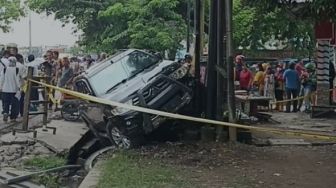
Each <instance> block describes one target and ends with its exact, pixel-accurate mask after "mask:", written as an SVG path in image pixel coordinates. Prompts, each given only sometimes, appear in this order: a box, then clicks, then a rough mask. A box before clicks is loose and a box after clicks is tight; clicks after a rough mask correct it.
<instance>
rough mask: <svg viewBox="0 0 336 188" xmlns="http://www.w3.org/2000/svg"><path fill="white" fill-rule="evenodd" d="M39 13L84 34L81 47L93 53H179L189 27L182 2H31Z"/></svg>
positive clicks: (165, 0) (51, 0)
mask: <svg viewBox="0 0 336 188" xmlns="http://www.w3.org/2000/svg"><path fill="white" fill-rule="evenodd" d="M28 3H29V6H30V7H31V8H32V9H34V10H36V11H39V12H44V11H45V12H47V13H48V14H50V13H54V14H55V18H56V19H60V20H62V21H63V22H64V23H68V22H73V23H75V24H76V25H77V26H78V29H79V30H81V31H82V32H83V36H82V39H81V41H80V44H81V45H85V46H86V47H87V48H89V49H92V50H97V49H100V50H104V51H109V52H111V51H114V50H116V49H119V48H128V47H134V48H145V49H151V50H156V51H161V52H163V51H165V50H176V49H177V48H179V47H180V42H181V41H182V40H183V39H184V38H185V36H186V35H185V34H184V33H185V28H186V23H185V20H184V19H183V18H182V16H181V15H180V14H178V13H177V11H178V9H180V6H181V1H179V0H142V1H139V0H100V1H95V2H93V3H92V1H79V0H74V1H70V0H69V1H58V0H49V1H44V0H28Z"/></svg>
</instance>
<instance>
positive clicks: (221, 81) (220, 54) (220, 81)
mask: <svg viewBox="0 0 336 188" xmlns="http://www.w3.org/2000/svg"><path fill="white" fill-rule="evenodd" d="M224 28H225V15H224V2H223V1H222V0H218V1H217V37H218V39H217V67H216V69H217V110H216V115H217V116H216V119H217V120H219V121H222V120H223V114H224V108H225V107H224V104H227V103H225V101H226V95H227V93H226V92H225V91H224V90H225V89H224V86H226V83H227V82H226V78H225V76H227V75H223V74H221V73H220V72H219V70H218V69H219V68H220V69H221V70H223V72H225V73H226V70H225V69H224V66H225V62H224ZM225 88H226V87H225ZM226 109H227V108H226ZM222 133H223V127H222V126H219V127H217V138H216V140H218V141H220V140H223V134H222Z"/></svg>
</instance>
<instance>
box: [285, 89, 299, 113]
mask: <svg viewBox="0 0 336 188" xmlns="http://www.w3.org/2000/svg"><path fill="white" fill-rule="evenodd" d="M286 95H287V99H288V100H289V99H295V98H297V96H298V90H297V89H290V88H286ZM292 102H293V112H297V111H298V109H297V104H298V101H297V100H295V101H289V102H287V104H286V112H290V109H291V104H292Z"/></svg>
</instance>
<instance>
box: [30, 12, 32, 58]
mask: <svg viewBox="0 0 336 188" xmlns="http://www.w3.org/2000/svg"><path fill="white" fill-rule="evenodd" d="M31 53H32V26H31V10H29V54H31Z"/></svg>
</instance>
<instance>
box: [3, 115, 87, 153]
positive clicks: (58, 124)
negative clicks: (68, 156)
mask: <svg viewBox="0 0 336 188" xmlns="http://www.w3.org/2000/svg"><path fill="white" fill-rule="evenodd" d="M48 126H49V127H55V128H56V134H55V135H54V134H53V130H51V129H48V130H47V131H44V129H43V128H38V129H36V131H37V137H36V138H35V139H34V138H33V133H16V134H15V135H12V133H7V134H5V135H2V136H1V138H0V142H2V143H3V144H27V143H29V142H34V143H35V142H38V143H40V144H42V145H43V146H44V147H47V148H48V149H50V150H52V151H53V152H55V153H64V152H66V151H68V150H69V149H70V148H71V147H72V146H73V145H74V144H75V143H76V142H77V141H78V140H79V139H80V138H81V137H82V136H83V135H84V134H85V133H86V132H87V131H88V128H87V127H86V125H85V124H84V123H77V122H68V121H63V120H54V121H51V122H50V123H49V124H48Z"/></svg>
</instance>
